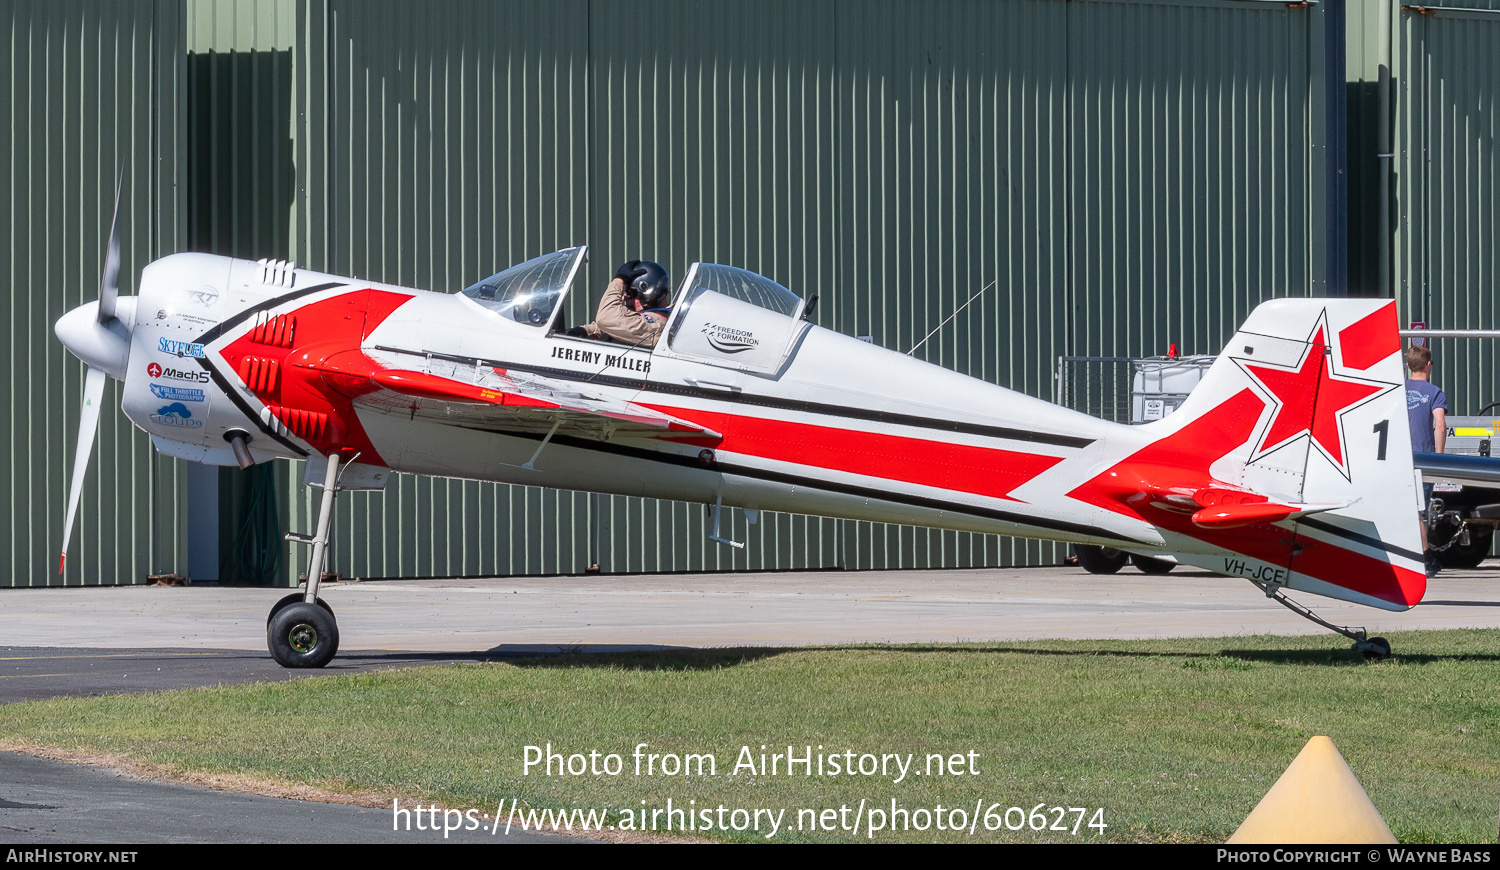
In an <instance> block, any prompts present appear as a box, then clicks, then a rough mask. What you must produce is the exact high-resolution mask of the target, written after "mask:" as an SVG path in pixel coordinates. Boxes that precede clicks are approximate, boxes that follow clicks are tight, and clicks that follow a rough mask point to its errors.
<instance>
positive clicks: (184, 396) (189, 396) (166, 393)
mask: <svg viewBox="0 0 1500 870" xmlns="http://www.w3.org/2000/svg"><path fill="white" fill-rule="evenodd" d="M205 374H207V373H206V372H205ZM151 392H152V393H155V394H156V397H157V398H158V399H166V400H167V401H169V402H206V401H208V395H207V394H205V393H204V392H203V391H202V390H195V389H192V388H191V387H168V386H165V385H163V384H152V385H151Z"/></svg>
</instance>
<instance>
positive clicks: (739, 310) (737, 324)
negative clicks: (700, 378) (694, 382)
mask: <svg viewBox="0 0 1500 870" xmlns="http://www.w3.org/2000/svg"><path fill="white" fill-rule="evenodd" d="M678 296H679V298H678V299H677V300H676V307H675V309H674V310H673V312H672V321H671V324H670V327H669V331H668V336H667V346H668V348H669V350H670V352H671V354H672V355H674V356H683V357H689V358H692V359H696V360H699V361H701V362H706V363H709V364H710V365H716V366H722V367H724V368H736V369H744V370H747V371H757V372H767V373H769V372H774V371H776V370H777V369H779V368H780V367H781V363H782V361H783V360H784V359H785V358H786V353H787V351H788V350H789V349H790V347H791V345H792V342H793V341H794V340H795V339H796V337H797V336H798V335H800V334H801V332H802V330H803V329H804V328H805V327H806V326H807V324H805V323H803V322H802V320H801V317H802V312H803V310H804V306H805V305H806V303H805V302H804V301H803V299H802V297H800V296H798V295H797V294H795V293H793V292H792V291H790V290H788V289H786V288H785V287H783V286H781V285H780V284H777V283H776V282H775V281H772V280H771V279H770V278H767V277H764V276H762V275H757V274H755V273H754V272H747V271H745V270H744V269H736V268H734V267H733V266H718V265H714V264H712V263H694V264H693V266H692V268H690V269H689V270H688V275H687V279H686V280H685V281H683V283H682V289H681V290H680V291H679V293H678Z"/></svg>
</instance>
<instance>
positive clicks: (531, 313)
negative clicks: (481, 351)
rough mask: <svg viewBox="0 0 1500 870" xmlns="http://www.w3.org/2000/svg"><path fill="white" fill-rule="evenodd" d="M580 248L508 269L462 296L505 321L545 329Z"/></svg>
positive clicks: (564, 292)
mask: <svg viewBox="0 0 1500 870" xmlns="http://www.w3.org/2000/svg"><path fill="white" fill-rule="evenodd" d="M583 250H584V249H583V248H582V247H577V248H567V249H565V250H562V251H557V252H556V253H552V254H545V255H543V256H540V257H537V258H536V259H534V260H527V261H526V262H524V263H520V264H518V265H515V266H511V267H510V268H509V269H506V270H505V271H503V272H497V273H495V274H494V275H491V276H490V277H488V278H486V279H484V280H483V281H480V282H479V283H477V284H473V285H471V286H469V287H468V288H466V289H465V290H464V295H465V296H467V297H469V298H470V299H472V300H474V301H475V302H477V303H479V304H480V305H483V306H484V307H485V308H488V309H489V310H491V311H493V312H495V313H496V314H499V315H500V316H501V317H504V318H506V319H507V320H514V321H515V322H517V323H524V324H526V325H527V326H539V327H545V326H546V325H547V324H549V323H551V322H552V316H553V314H554V313H555V312H556V311H557V306H558V305H559V304H560V303H561V302H562V299H563V297H564V296H565V295H567V292H568V285H569V284H571V283H572V281H573V274H574V273H575V272H576V271H577V269H578V264H579V263H580V262H582V260H583Z"/></svg>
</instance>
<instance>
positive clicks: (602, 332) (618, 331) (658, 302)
mask: <svg viewBox="0 0 1500 870" xmlns="http://www.w3.org/2000/svg"><path fill="white" fill-rule="evenodd" d="M671 295H672V279H671V276H669V275H668V274H667V270H666V269H663V268H662V267H661V264H660V263H654V262H652V261H650V260H631V261H629V262H627V263H625V264H624V265H622V266H620V269H619V271H617V272H615V277H614V280H612V281H610V282H609V287H607V288H606V289H605V291H604V298H603V299H600V300H599V310H598V311H596V312H595V313H594V322H593V323H586V324H584V325H583V326H575V327H573V328H572V329H569V330H568V332H567V334H568V335H571V336H574V337H575V338H593V339H605V340H607V341H614V342H618V343H620V344H628V345H631V346H633V347H655V346H656V340H657V339H658V338H660V337H661V331H662V327H664V326H666V325H667V315H668V314H670V313H671V308H670V307H669V306H670V305H671Z"/></svg>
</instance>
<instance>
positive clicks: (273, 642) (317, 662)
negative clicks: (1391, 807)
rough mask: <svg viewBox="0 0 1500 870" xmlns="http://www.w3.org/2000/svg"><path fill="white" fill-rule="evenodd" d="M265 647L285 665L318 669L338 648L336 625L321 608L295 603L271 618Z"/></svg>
mask: <svg viewBox="0 0 1500 870" xmlns="http://www.w3.org/2000/svg"><path fill="white" fill-rule="evenodd" d="M266 646H267V647H269V648H270V650H271V658H274V659H275V660H276V663H277V664H279V665H281V666H282V667H284V668H321V667H323V666H324V665H326V664H328V663H329V662H330V661H332V660H333V656H334V654H335V653H337V652H338V651H339V625H338V623H337V622H335V621H334V619H333V614H331V613H329V612H328V611H327V610H325V609H323V608H322V607H318V606H317V605H314V604H307V603H306V602H302V601H298V602H294V603H292V604H289V605H287V606H286V607H284V608H282V609H281V611H280V612H279V613H277V614H276V618H275V619H272V620H271V625H270V627H268V628H267V629H266Z"/></svg>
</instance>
